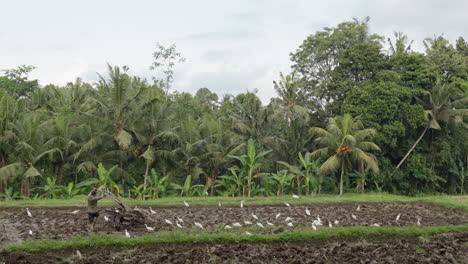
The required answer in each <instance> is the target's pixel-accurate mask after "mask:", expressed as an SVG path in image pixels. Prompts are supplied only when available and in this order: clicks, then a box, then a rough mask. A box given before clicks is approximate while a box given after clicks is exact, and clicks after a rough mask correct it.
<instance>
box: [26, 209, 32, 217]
mask: <svg viewBox="0 0 468 264" xmlns="http://www.w3.org/2000/svg"><path fill="white" fill-rule="evenodd" d="M26 213H28V216H29V217H32V214H31V212H30V211H29V209H28V208H26Z"/></svg>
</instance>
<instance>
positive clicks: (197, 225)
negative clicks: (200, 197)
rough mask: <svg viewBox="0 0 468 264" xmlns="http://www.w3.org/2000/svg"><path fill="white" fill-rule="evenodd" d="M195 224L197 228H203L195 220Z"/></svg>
mask: <svg viewBox="0 0 468 264" xmlns="http://www.w3.org/2000/svg"><path fill="white" fill-rule="evenodd" d="M195 226H196V227H199V228H201V229H203V226H202V224H200V223H198V222H195Z"/></svg>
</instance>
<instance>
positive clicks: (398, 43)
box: [388, 31, 413, 56]
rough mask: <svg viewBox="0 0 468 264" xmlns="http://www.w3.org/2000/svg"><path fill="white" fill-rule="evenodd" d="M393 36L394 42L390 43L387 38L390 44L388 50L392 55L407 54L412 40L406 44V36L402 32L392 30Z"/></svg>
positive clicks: (389, 40)
mask: <svg viewBox="0 0 468 264" xmlns="http://www.w3.org/2000/svg"><path fill="white" fill-rule="evenodd" d="M393 35H394V36H395V44H393V43H392V40H391V39H390V38H388V43H389V44H390V52H391V53H392V55H395V56H399V55H403V54H407V53H408V51H410V50H411V45H412V44H413V40H411V41H410V43H409V44H408V36H407V35H405V34H403V32H396V31H395V32H393Z"/></svg>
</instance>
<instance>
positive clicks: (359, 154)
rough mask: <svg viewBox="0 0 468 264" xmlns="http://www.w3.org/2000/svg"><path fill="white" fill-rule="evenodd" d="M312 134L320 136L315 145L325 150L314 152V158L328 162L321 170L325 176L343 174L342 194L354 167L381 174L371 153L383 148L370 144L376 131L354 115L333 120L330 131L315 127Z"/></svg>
mask: <svg viewBox="0 0 468 264" xmlns="http://www.w3.org/2000/svg"><path fill="white" fill-rule="evenodd" d="M310 131H311V133H312V134H314V135H315V136H317V138H316V139H315V142H316V143H317V144H318V145H320V146H322V148H320V149H318V150H316V151H314V152H312V156H315V157H320V158H323V159H325V162H324V163H323V164H322V166H321V167H320V172H321V173H323V174H328V173H334V172H336V171H338V170H340V171H341V173H340V195H342V194H343V180H344V176H345V174H347V173H348V172H350V171H352V168H353V165H354V166H356V165H357V166H359V165H360V164H363V165H365V166H366V167H368V168H370V169H371V170H372V171H374V172H375V173H378V172H379V166H378V162H377V158H376V157H375V156H374V154H372V153H370V152H369V151H380V148H379V147H378V146H377V145H376V144H375V143H373V142H371V141H369V140H371V139H372V137H373V136H374V135H375V133H376V131H375V130H374V129H372V128H365V127H364V125H363V123H362V121H361V120H360V119H359V118H353V117H352V116H351V115H350V114H345V115H343V116H337V117H335V118H330V120H329V123H328V125H327V127H326V129H323V128H320V127H313V128H311V129H310Z"/></svg>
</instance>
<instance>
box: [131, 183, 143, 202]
mask: <svg viewBox="0 0 468 264" xmlns="http://www.w3.org/2000/svg"><path fill="white" fill-rule="evenodd" d="M144 187H145V185H144V184H140V185H138V186H133V188H132V189H130V193H133V194H134V195H135V199H137V200H143V198H144V197H145V195H144V194H145V193H144V191H145V190H144Z"/></svg>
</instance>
